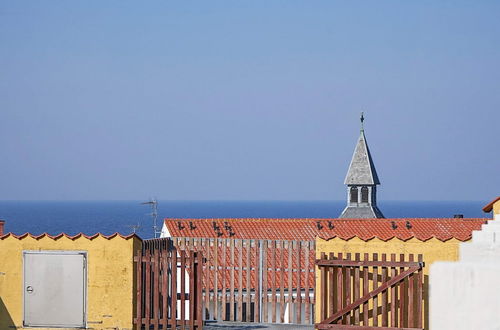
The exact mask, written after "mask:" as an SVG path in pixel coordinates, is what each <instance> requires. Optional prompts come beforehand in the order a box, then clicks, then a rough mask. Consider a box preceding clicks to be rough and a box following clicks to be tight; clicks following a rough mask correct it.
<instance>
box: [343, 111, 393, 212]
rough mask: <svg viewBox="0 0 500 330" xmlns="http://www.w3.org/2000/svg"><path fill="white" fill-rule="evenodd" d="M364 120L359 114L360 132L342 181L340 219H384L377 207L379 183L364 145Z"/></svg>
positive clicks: (368, 152)
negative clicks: (343, 202)
mask: <svg viewBox="0 0 500 330" xmlns="http://www.w3.org/2000/svg"><path fill="white" fill-rule="evenodd" d="M364 120H365V118H364V114H363V113H361V117H360V121H361V130H360V134H359V138H358V142H357V144H356V148H355V149H354V154H353V155H352V159H351V164H350V165H349V169H348V171H347V175H346V177H345V181H344V184H346V185H347V206H346V208H345V209H344V211H343V212H342V214H341V215H340V218H383V217H384V216H383V214H382V212H380V210H379V209H378V207H377V198H376V197H377V185H379V184H380V181H379V179H378V175H377V171H376V170H375V165H374V164H373V160H372V156H371V154H370V149H369V148H368V144H367V143H366V137H365V130H364V125H363V124H364Z"/></svg>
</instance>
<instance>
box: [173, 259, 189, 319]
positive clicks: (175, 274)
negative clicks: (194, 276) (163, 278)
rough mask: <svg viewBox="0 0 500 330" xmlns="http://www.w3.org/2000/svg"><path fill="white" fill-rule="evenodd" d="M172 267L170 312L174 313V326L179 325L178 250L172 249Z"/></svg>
mask: <svg viewBox="0 0 500 330" xmlns="http://www.w3.org/2000/svg"><path fill="white" fill-rule="evenodd" d="M171 265H172V266H171V267H170V269H172V272H171V275H170V276H171V281H172V286H171V287H172V295H171V297H170V301H171V303H172V304H171V306H170V313H171V315H172V328H174V329H175V328H176V327H177V251H175V250H173V251H172V263H171ZM191 272H193V269H192V268H191Z"/></svg>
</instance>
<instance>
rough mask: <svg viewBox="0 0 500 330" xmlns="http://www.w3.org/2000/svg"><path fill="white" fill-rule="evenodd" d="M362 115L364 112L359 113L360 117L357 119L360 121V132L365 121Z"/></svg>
mask: <svg viewBox="0 0 500 330" xmlns="http://www.w3.org/2000/svg"><path fill="white" fill-rule="evenodd" d="M363 114H364V112H361V117H359V120H360V121H361V130H364V127H363V122H364V121H365V116H364V115H363Z"/></svg>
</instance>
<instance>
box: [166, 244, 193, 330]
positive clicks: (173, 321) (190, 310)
mask: <svg viewBox="0 0 500 330" xmlns="http://www.w3.org/2000/svg"><path fill="white" fill-rule="evenodd" d="M194 254H195V252H194V251H193V250H192V249H191V250H189V271H190V274H189V329H194V323H195V314H196V311H195V307H196V306H195V305H196V304H195V299H194V290H195V287H196V285H195V277H194ZM172 266H173V262H172ZM172 270H173V267H172ZM172 274H173V272H172ZM173 283H174V282H173V281H172V289H173ZM174 292H176V291H175V290H172V300H171V301H172V303H173V302H174V301H175V299H174V298H173V296H174V295H177V294H176V293H174ZM175 320H176V317H175V314H173V310H172V328H173V329H175V328H176V323H175Z"/></svg>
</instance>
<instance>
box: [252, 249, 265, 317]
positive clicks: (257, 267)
mask: <svg viewBox="0 0 500 330" xmlns="http://www.w3.org/2000/svg"><path fill="white" fill-rule="evenodd" d="M262 244H263V243H262V241H261V240H256V241H255V259H254V260H255V261H254V262H255V298H254V309H253V321H254V322H255V323H258V322H260V292H261V290H262V288H261V287H260V283H261V278H260V276H261V274H260V246H261V245H262Z"/></svg>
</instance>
